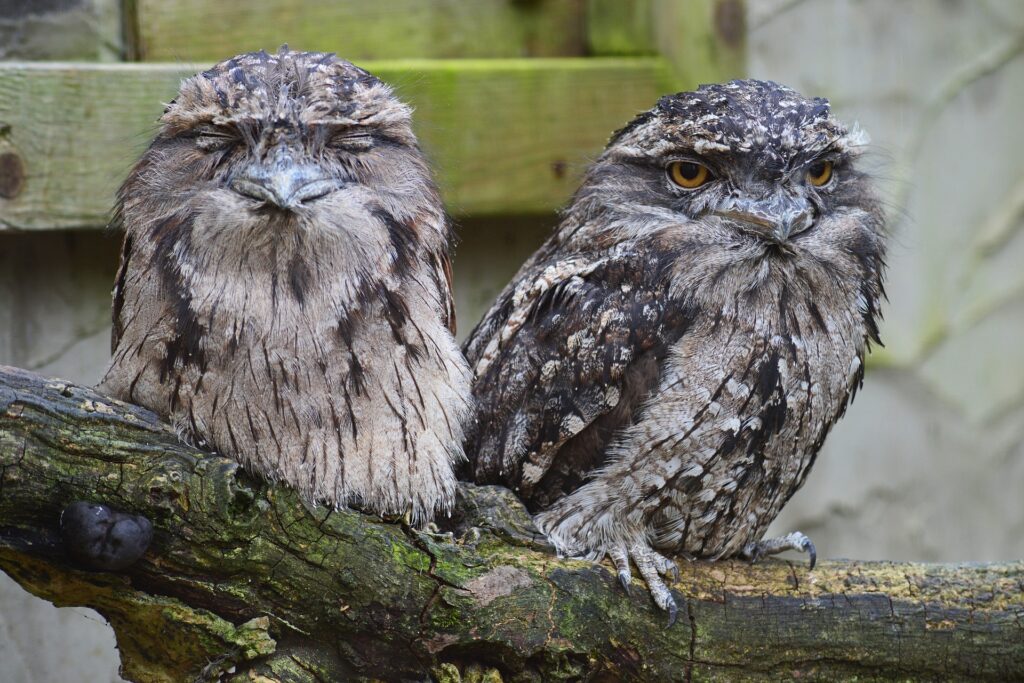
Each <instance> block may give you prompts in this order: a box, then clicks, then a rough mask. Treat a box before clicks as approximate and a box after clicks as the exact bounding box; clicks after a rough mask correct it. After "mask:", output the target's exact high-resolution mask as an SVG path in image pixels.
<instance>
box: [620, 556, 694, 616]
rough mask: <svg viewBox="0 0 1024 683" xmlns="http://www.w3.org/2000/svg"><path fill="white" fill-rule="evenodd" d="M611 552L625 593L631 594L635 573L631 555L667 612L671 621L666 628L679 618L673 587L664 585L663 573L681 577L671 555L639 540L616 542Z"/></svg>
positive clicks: (666, 575)
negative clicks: (627, 543) (631, 542)
mask: <svg viewBox="0 0 1024 683" xmlns="http://www.w3.org/2000/svg"><path fill="white" fill-rule="evenodd" d="M608 556H609V557H611V560H612V563H613V564H614V565H615V569H616V571H617V572H618V576H619V583H621V584H622V587H623V588H624V589H625V590H626V595H631V594H632V591H631V590H630V586H631V584H632V582H633V574H632V572H631V571H630V558H632V560H633V564H635V565H636V568H637V569H638V570H639V571H640V576H642V577H643V579H644V582H645V583H646V584H647V590H648V591H650V593H651V598H653V599H654V604H656V605H657V606H658V607H660V608H661V609H663V610H664V611H666V612H668V624H667V626H666V628H668V627H669V626H671V625H672V624H674V623H675V621H676V616H677V614H678V613H679V608H678V607H677V606H676V601H675V598H673V597H672V591H670V590H669V588H668V586H667V585H665V582H664V580H662V577H663V576H664V577H672V580H673V581H678V580H679V565H677V564H676V563H675V562H673V561H672V560H670V559H669V558H667V557H665V556H664V555H661V554H660V553H657V552H655V551H654V550H652V549H651V548H650V547H648V546H647V545H645V544H642V543H637V544H636V545H634V546H633V547H632V548H629V549H627V548H626V546H617V547H614V548H611V549H609V550H608Z"/></svg>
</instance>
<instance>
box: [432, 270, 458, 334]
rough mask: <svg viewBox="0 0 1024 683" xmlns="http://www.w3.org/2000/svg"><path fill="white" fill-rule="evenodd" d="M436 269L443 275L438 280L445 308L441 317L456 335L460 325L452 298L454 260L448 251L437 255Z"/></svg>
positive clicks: (449, 329)
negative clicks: (456, 318) (457, 321)
mask: <svg viewBox="0 0 1024 683" xmlns="http://www.w3.org/2000/svg"><path fill="white" fill-rule="evenodd" d="M435 268H436V269H437V271H439V273H440V275H441V277H439V278H438V283H439V284H440V285H441V299H442V305H443V307H444V310H442V311H441V315H442V316H443V320H444V323H445V325H446V326H447V327H448V331H449V332H451V333H452V334H455V332H456V328H457V326H458V325H457V323H456V320H455V300H454V299H453V298H452V260H451V256H450V255H449V254H448V252H447V251H442V252H439V253H438V254H437V257H436V259H435Z"/></svg>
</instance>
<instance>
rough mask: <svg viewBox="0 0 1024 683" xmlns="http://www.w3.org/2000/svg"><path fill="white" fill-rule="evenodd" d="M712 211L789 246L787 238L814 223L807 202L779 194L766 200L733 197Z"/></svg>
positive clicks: (761, 235)
mask: <svg viewBox="0 0 1024 683" xmlns="http://www.w3.org/2000/svg"><path fill="white" fill-rule="evenodd" d="M711 213H712V214H713V215H715V216H720V217H722V218H726V219H729V220H731V221H735V222H737V223H741V224H742V225H743V226H745V227H747V228H748V229H749V231H750V232H753V233H755V234H756V235H758V236H759V237H762V238H764V239H767V240H769V241H771V242H773V243H775V244H776V245H779V246H783V247H788V246H789V244H788V243H789V238H790V237H792V236H793V235H798V234H800V233H801V232H803V231H805V230H807V229H808V228H809V227H811V226H812V225H813V224H814V208H813V207H812V206H811V204H810V202H808V201H807V200H805V199H795V198H791V197H781V196H778V195H776V196H774V197H771V198H768V199H734V200H732V201H731V202H730V203H729V205H728V206H727V207H723V208H722V209H720V210H716V211H712V212H711Z"/></svg>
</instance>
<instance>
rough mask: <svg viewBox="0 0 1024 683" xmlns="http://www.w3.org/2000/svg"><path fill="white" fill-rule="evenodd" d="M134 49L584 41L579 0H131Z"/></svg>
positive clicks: (576, 44) (401, 54) (526, 53)
mask: <svg viewBox="0 0 1024 683" xmlns="http://www.w3.org/2000/svg"><path fill="white" fill-rule="evenodd" d="M133 4H134V16H133V17H132V20H133V21H134V27H135V31H136V40H135V46H136V54H135V55H134V56H135V57H136V58H138V59H142V60H146V61H163V60H183V61H207V60H216V59H221V58H223V57H225V56H227V55H232V54H235V53H238V52H248V51H250V50H258V49H260V48H264V49H266V50H273V49H276V48H277V47H278V45H280V44H281V43H282V42H286V41H287V42H288V43H289V44H290V45H291V47H292V48H294V49H301V50H324V51H338V52H340V53H343V54H345V55H346V56H347V57H349V58H350V59H354V60H355V59H361V60H367V59H399V58H408V57H416V58H435V59H436V58H453V57H459V58H479V57H566V56H573V57H576V56H582V55H583V54H584V48H585V33H584V29H585V22H584V6H585V2H584V0H525V1H524V0H518V1H517V0H470V1H469V2H467V1H466V0H375V1H374V2H366V1H365V0H332V1H331V2H323V1H322V0H135V1H134V3H133Z"/></svg>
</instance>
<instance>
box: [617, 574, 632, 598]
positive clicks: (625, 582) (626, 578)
mask: <svg viewBox="0 0 1024 683" xmlns="http://www.w3.org/2000/svg"><path fill="white" fill-rule="evenodd" d="M632 582H633V577H632V576H630V575H629V572H619V583H621V584H622V588H623V589H624V590H625V591H626V595H627V596H629V597H633V591H632V590H630V586H631V585H632Z"/></svg>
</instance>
